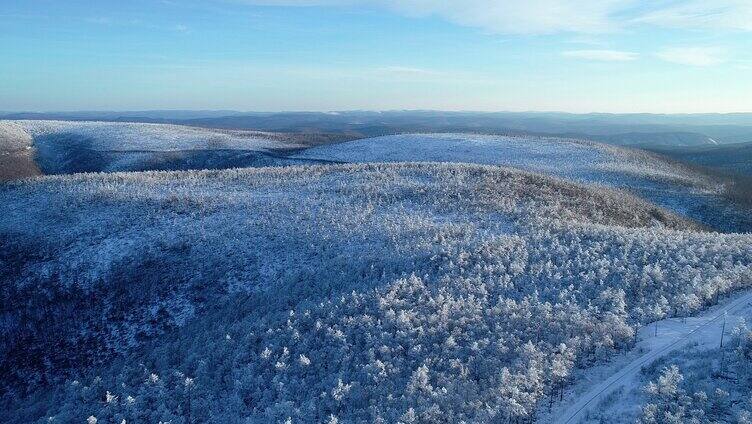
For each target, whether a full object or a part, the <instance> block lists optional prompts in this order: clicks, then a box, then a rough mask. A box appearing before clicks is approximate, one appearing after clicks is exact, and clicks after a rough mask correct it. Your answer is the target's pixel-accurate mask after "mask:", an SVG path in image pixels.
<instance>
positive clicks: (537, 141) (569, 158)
mask: <svg viewBox="0 0 752 424" xmlns="http://www.w3.org/2000/svg"><path fill="white" fill-rule="evenodd" d="M296 157H299V158H306V159H314V158H315V159H323V160H335V161H341V162H399V161H435V162H463V163H479V164H487V165H502V166H512V167H515V168H519V169H523V170H527V171H533V172H540V173H543V174H546V175H552V176H556V177H560V178H564V179H566V180H570V181H576V182H585V183H596V184H601V185H605V186H609V187H616V188H622V189H627V190H630V191H632V192H634V193H636V194H638V195H639V196H641V197H643V198H645V199H647V200H649V201H651V202H653V203H656V204H658V205H660V206H663V207H666V208H668V209H670V210H672V211H675V212H677V213H679V214H682V215H685V216H688V217H690V218H692V219H695V220H697V221H699V222H702V223H704V224H706V225H708V226H710V227H711V228H713V229H716V230H719V231H728V232H748V231H752V216H751V215H752V214H750V213H749V211H746V210H742V209H740V208H737V207H735V206H734V205H732V204H730V203H729V202H727V201H726V200H725V199H723V198H722V196H721V194H722V193H723V191H724V187H723V186H721V183H720V182H717V181H714V180H713V179H711V178H708V177H707V176H706V175H704V174H701V173H698V172H696V171H693V170H691V169H688V168H686V167H684V166H682V165H678V164H675V163H672V162H668V161H666V160H664V159H662V158H660V157H659V156H657V155H653V154H650V153H646V152H643V151H639V150H629V149H624V148H619V147H614V146H609V145H605V144H599V143H594V142H589V141H582V140H573V139H563V138H550V137H533V136H496V135H480V134H405V135H394V136H385V137H375V138H368V139H362V140H355V141H349V142H345V143H339V144H331V145H324V146H318V147H314V148H310V149H307V150H304V151H302V152H300V153H298V154H297V155H296Z"/></svg>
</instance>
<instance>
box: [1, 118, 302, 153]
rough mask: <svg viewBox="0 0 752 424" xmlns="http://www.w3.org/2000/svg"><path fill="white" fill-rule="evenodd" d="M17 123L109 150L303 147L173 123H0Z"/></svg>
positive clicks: (31, 132)
mask: <svg viewBox="0 0 752 424" xmlns="http://www.w3.org/2000/svg"><path fill="white" fill-rule="evenodd" d="M6 123H8V124H15V125H18V126H20V127H21V128H23V129H24V130H25V131H26V132H27V133H29V135H31V137H33V138H35V139H36V138H39V137H47V136H51V135H55V134H61V135H75V136H77V137H78V138H80V139H85V140H87V141H88V142H89V143H90V144H89V147H90V148H91V149H95V150H107V151H173V150H206V149H239V150H270V149H279V148H288V147H302V146H300V145H296V144H294V143H292V142H285V141H282V140H279V139H275V137H274V136H273V134H270V133H263V132H256V131H233V130H217V129H210V128H198V127H188V126H182V125H171V124H144V123H130V122H96V121H37V120H21V121H0V125H4V124H6Z"/></svg>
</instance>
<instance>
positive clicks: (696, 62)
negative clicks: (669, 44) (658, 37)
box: [656, 47, 725, 66]
mask: <svg viewBox="0 0 752 424" xmlns="http://www.w3.org/2000/svg"><path fill="white" fill-rule="evenodd" d="M656 56H657V57H658V58H659V59H662V60H665V61H666V62H671V63H676V64H679V65H688V66H712V65H718V64H720V63H723V62H725V57H724V50H723V49H721V48H718V47H673V48H667V49H664V50H662V51H660V52H658V53H657V54H656Z"/></svg>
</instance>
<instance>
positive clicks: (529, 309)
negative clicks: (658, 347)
mask: <svg viewBox="0 0 752 424" xmlns="http://www.w3.org/2000/svg"><path fill="white" fill-rule="evenodd" d="M0 199H1V200H2V201H0V216H3V219H2V220H0V255H1V256H0V261H1V263H2V267H0V272H2V275H0V277H1V278H2V280H3V281H6V282H7V283H6V284H4V285H3V286H2V290H3V293H2V297H0V299H2V311H3V313H2V317H3V319H2V328H3V334H5V335H6V336H7V337H5V338H4V339H3V342H2V346H0V349H2V350H0V358H2V364H0V370H2V371H1V372H2V385H3V387H2V393H3V396H2V405H1V406H0V420H2V421H4V422H40V423H41V422H50V421H52V422H84V421H86V420H87V419H88V420H89V421H90V422H98V423H102V422H117V423H120V422H122V421H123V420H125V421H126V423H131V422H160V421H161V422H172V423H198V422H216V423H228V422H315V423H320V422H340V423H345V422H385V423H392V422H403V423H410V422H416V423H417V422H437V423H439V422H463V421H464V422H510V421H511V422H529V421H531V420H533V419H534V418H535V411H536V409H537V408H538V407H540V406H541V405H543V404H545V403H546V402H549V401H550V400H552V399H554V398H556V397H557V396H560V395H561V393H562V390H563V389H564V388H565V387H566V386H567V385H568V384H569V383H570V382H571V380H570V379H571V375H572V372H573V370H574V368H575V367H587V366H588V365H591V364H594V363H596V362H598V361H601V360H603V359H607V358H609V357H612V356H613V355H615V354H616V353H617V352H619V351H620V350H621V349H625V348H628V347H630V346H632V344H633V343H634V338H635V330H636V329H637V328H638V327H639V326H641V325H642V324H644V323H647V322H650V321H653V320H656V319H659V318H663V317H665V316H671V315H686V314H691V313H693V312H694V311H697V310H699V309H701V308H703V307H705V306H707V305H711V304H713V303H715V302H717V301H718V299H719V298H720V297H722V296H723V295H724V294H726V293H729V292H732V291H734V290H738V289H742V288H747V287H750V286H752V269H751V268H752V236H751V235H747V234H720V233H714V232H708V231H706V230H705V229H703V227H702V226H700V225H698V224H695V223H693V222H692V221H690V220H688V219H686V218H684V217H681V216H679V215H675V214H673V213H671V212H669V211H667V210H665V209H661V208H660V207H657V206H654V205H652V204H650V203H648V202H646V201H645V200H642V199H640V198H638V197H635V196H633V195H631V194H629V193H627V192H623V191H616V190H612V189H607V188H601V187H597V186H585V185H578V184H573V183H569V182H564V181H561V180H556V179H553V178H550V177H546V176H542V175H537V174H531V173H527V172H523V171H519V170H514V169H511V168H502V167H496V166H482V165H463V164H437V163H393V164H360V165H329V166H305V167H286V168H258V169H243V170H225V171H194V172H170V173H160V172H147V173H115V174H89V175H73V176H58V177H43V178H38V179H35V180H27V181H22V182H16V183H8V184H4V185H3V186H1V187H0Z"/></svg>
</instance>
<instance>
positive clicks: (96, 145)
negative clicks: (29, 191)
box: [0, 121, 304, 174]
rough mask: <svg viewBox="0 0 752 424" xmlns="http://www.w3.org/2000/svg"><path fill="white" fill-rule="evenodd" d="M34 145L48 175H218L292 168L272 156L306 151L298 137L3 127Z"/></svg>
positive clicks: (69, 124)
mask: <svg viewBox="0 0 752 424" xmlns="http://www.w3.org/2000/svg"><path fill="white" fill-rule="evenodd" d="M10 129H12V130H13V131H14V132H19V131H22V132H23V133H25V134H26V137H30V138H31V139H33V144H34V146H35V147H36V150H37V154H36V162H37V164H38V165H39V167H40V168H41V169H42V171H43V172H44V173H45V174H69V173H75V172H115V171H142V170H174V169H204V168H208V169H214V168H230V167H241V166H269V165H278V164H287V163H300V161H288V160H286V159H284V158H279V157H276V155H273V154H270V153H274V152H277V151H281V150H289V149H299V148H302V147H304V145H303V144H301V143H300V142H299V141H300V140H296V139H295V138H294V137H292V136H288V135H283V134H275V133H263V132H255V131H233V130H215V129H207V128H196V127H187V126H180V125H166V124H142V123H122V122H81V121H0V131H6V130H7V131H10Z"/></svg>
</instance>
